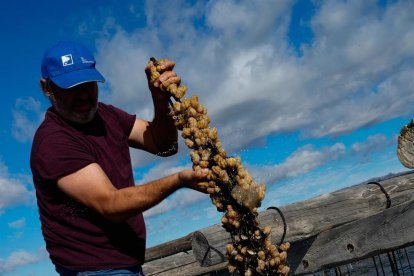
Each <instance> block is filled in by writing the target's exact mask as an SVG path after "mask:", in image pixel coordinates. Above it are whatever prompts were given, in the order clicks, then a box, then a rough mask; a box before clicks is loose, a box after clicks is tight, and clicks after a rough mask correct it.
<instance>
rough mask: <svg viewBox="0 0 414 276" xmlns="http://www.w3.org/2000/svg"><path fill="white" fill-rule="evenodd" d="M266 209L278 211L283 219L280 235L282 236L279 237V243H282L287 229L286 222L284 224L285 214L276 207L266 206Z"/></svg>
mask: <svg viewBox="0 0 414 276" xmlns="http://www.w3.org/2000/svg"><path fill="white" fill-rule="evenodd" d="M267 210H276V211H277V212H278V213H279V215H280V217H281V218H282V221H283V235H282V238H281V239H280V244H282V243H283V242H284V241H285V236H286V231H287V224H286V219H285V216H284V215H283V213H282V211H281V210H280V209H279V208H277V207H274V206H270V207H269V208H267Z"/></svg>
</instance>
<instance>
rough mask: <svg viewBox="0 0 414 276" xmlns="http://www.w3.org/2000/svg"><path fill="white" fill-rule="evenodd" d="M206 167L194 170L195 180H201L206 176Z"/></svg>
mask: <svg viewBox="0 0 414 276" xmlns="http://www.w3.org/2000/svg"><path fill="white" fill-rule="evenodd" d="M207 174H208V169H201V170H196V171H194V176H195V178H196V180H203V179H205V178H206V177H207Z"/></svg>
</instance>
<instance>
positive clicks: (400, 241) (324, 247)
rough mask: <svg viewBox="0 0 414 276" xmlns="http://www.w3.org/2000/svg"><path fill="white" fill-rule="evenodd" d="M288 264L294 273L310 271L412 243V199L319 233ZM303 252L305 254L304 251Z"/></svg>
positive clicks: (413, 203)
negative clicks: (300, 255) (296, 260)
mask: <svg viewBox="0 0 414 276" xmlns="http://www.w3.org/2000/svg"><path fill="white" fill-rule="evenodd" d="M307 243H308V244H309V243H310V245H309V248H308V250H307V251H305V252H303V254H304V256H303V254H302V256H303V257H302V259H301V260H300V262H299V263H296V264H292V262H291V268H292V270H293V271H295V275H302V274H307V273H313V272H316V271H319V270H322V269H326V268H332V267H336V266H338V265H342V264H345V263H350V262H354V261H357V260H361V259H364V258H367V257H372V256H375V255H378V254H381V253H385V252H387V251H390V250H395V249H398V248H402V247H405V246H408V245H411V244H414V201H411V202H409V203H405V204H402V205H399V206H397V207H393V208H390V209H387V210H384V211H383V212H381V213H378V214H375V215H372V216H370V217H368V218H363V219H360V220H357V221H354V222H351V223H348V224H345V225H342V226H339V227H336V228H334V229H331V230H327V231H324V232H322V233H320V234H319V235H318V236H317V237H316V238H315V239H312V241H310V240H308V241H307ZM305 253H306V254H305Z"/></svg>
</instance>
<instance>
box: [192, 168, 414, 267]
mask: <svg viewBox="0 0 414 276" xmlns="http://www.w3.org/2000/svg"><path fill="white" fill-rule="evenodd" d="M413 183H414V174H413V172H411V171H410V172H408V173H404V174H401V175H398V176H396V177H391V178H389V179H384V180H381V181H380V184H381V185H382V187H383V188H384V190H385V191H386V193H387V194H388V196H389V198H390V200H391V206H398V205H400V204H403V203H405V202H408V201H411V200H414V185H413ZM386 206H387V197H386V195H385V194H384V193H383V191H381V189H380V187H379V186H377V185H375V184H367V182H364V183H362V184H359V185H355V186H352V187H348V188H345V189H342V190H339V191H336V192H333V193H330V194H324V195H321V196H318V197H315V198H312V199H309V200H306V201H302V202H297V203H293V204H289V205H286V206H283V207H280V210H281V211H282V213H283V214H284V217H285V219H286V225H287V232H286V236H285V240H286V241H290V242H294V241H298V240H303V239H306V238H309V237H312V236H315V235H317V234H319V233H320V232H322V231H326V230H328V229H331V228H334V227H337V226H340V225H343V224H346V223H349V222H352V221H355V220H358V219H361V218H365V217H369V216H372V215H373V214H376V213H379V212H381V211H383V210H384V209H385V208H386ZM259 221H260V224H261V225H270V226H271V227H272V242H273V243H276V244H278V243H279V242H280V240H281V237H282V235H283V222H282V219H281V217H280V215H279V213H278V212H277V211H275V210H266V211H263V212H261V213H260V215H259ZM230 242H231V238H230V235H229V234H228V233H227V232H226V231H225V230H224V229H223V228H222V227H221V224H216V225H213V226H210V227H208V228H205V229H202V230H200V231H196V232H194V234H193V239H192V248H193V252H194V257H195V259H196V260H198V261H199V263H200V265H202V266H210V265H214V264H218V263H221V262H223V256H224V255H225V246H226V244H227V243H230ZM288 255H289V252H288Z"/></svg>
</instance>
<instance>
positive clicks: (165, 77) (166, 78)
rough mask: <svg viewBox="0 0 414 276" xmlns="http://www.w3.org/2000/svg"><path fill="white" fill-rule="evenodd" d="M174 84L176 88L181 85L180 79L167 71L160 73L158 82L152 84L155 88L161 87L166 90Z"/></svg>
mask: <svg viewBox="0 0 414 276" xmlns="http://www.w3.org/2000/svg"><path fill="white" fill-rule="evenodd" d="M172 83H175V84H176V85H177V86H179V85H180V83H181V78H180V77H179V76H177V74H176V73H175V72H174V71H168V72H164V73H162V75H161V76H160V77H159V79H158V80H156V81H155V82H154V86H155V87H159V86H161V85H162V87H164V88H167V87H168V86H169V85H170V84H172Z"/></svg>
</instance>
